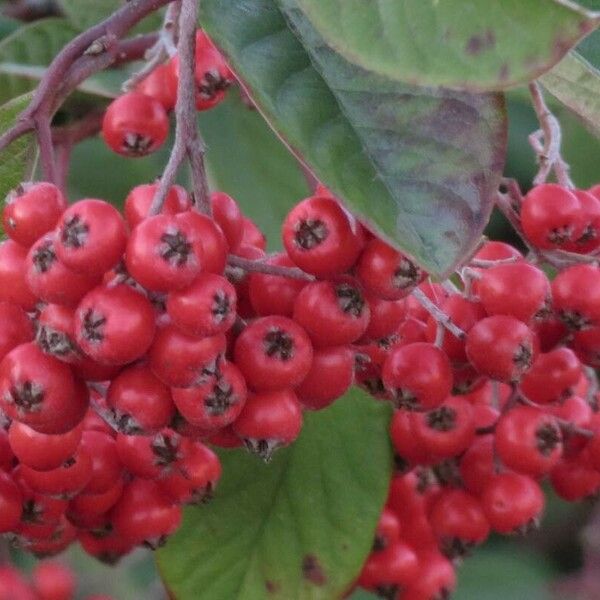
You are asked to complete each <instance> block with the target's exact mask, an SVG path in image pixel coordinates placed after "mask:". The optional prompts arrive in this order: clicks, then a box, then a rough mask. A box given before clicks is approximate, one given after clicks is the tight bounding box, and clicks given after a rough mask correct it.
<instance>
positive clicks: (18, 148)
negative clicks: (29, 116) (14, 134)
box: [0, 94, 34, 200]
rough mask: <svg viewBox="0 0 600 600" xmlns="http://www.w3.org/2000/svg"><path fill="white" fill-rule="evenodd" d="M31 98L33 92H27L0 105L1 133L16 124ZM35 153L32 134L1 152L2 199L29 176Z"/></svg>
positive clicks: (0, 196) (0, 182) (0, 187)
mask: <svg viewBox="0 0 600 600" xmlns="http://www.w3.org/2000/svg"><path fill="white" fill-rule="evenodd" d="M30 100H31V94H25V95H23V96H19V97H18V98H14V99H13V100H10V101H9V102H7V103H5V104H3V105H2V106H0V135H1V134H3V133H4V132H5V131H6V130H7V129H9V128H10V127H11V126H12V125H14V122H15V119H16V118H17V116H18V115H19V113H20V112H21V111H22V110H23V109H24V108H26V106H27V104H28V103H29V101H30ZM33 153H34V148H33V135H31V134H27V135H24V136H22V137H20V138H19V139H17V140H15V141H14V142H13V143H12V144H11V145H10V146H8V148H5V149H4V150H2V151H1V152H0V200H3V199H4V197H5V196H6V194H7V193H8V192H9V191H10V190H12V189H13V188H14V187H16V186H17V185H18V184H19V183H21V182H22V181H23V179H25V178H26V177H27V175H28V172H29V170H30V167H31V164H32V160H33Z"/></svg>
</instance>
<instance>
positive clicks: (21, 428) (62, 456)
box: [8, 421, 82, 471]
mask: <svg viewBox="0 0 600 600" xmlns="http://www.w3.org/2000/svg"><path fill="white" fill-rule="evenodd" d="M81 433H82V426H81V425H80V426H77V427H75V428H73V429H71V430H70V431H67V432H66V433H63V434H61V435H47V434H44V433H39V432H37V431H35V430H34V429H31V427H28V426H27V425H25V424H23V423H19V421H13V422H12V423H11V425H10V428H9V430H8V440H9V442H10V447H11V449H12V451H13V452H14V454H15V456H16V457H17V458H18V459H19V462H21V463H22V464H24V465H27V466H28V467H31V468H32V469H36V470H38V471H49V470H51V469H56V468H58V467H60V465H61V464H63V463H64V462H65V461H66V460H68V459H69V458H71V457H72V456H73V454H75V451H76V450H77V447H78V446H79V442H80V440H81Z"/></svg>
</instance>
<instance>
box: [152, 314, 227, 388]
mask: <svg viewBox="0 0 600 600" xmlns="http://www.w3.org/2000/svg"><path fill="white" fill-rule="evenodd" d="M226 347H227V340H226V338H225V336H224V335H222V334H220V335H214V336H210V337H205V338H197V337H191V336H188V335H185V334H184V333H182V332H181V331H180V330H179V329H178V328H177V327H175V326H174V325H166V326H165V327H162V328H160V329H159V330H158V331H157V332H156V336H155V337H154V341H153V342H152V347H151V348H150V351H149V353H148V360H149V366H150V369H152V372H153V373H154V375H156V377H158V378H159V379H160V380H161V381H162V382H163V383H166V384H167V385H169V386H172V387H181V388H185V387H190V386H194V385H198V384H200V383H202V382H203V381H204V380H205V378H206V377H210V376H212V375H213V374H214V373H215V369H216V368H217V365H218V361H220V360H222V358H223V355H224V353H225V349H226Z"/></svg>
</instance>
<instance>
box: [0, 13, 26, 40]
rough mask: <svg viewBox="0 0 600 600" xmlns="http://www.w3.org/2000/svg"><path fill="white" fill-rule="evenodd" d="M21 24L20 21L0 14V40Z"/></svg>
mask: <svg viewBox="0 0 600 600" xmlns="http://www.w3.org/2000/svg"><path fill="white" fill-rule="evenodd" d="M21 25H22V23H21V22H20V21H17V20H16V19H11V18H10V17H5V16H4V15H1V14H0V40H1V39H2V38H5V37H6V36H7V35H9V34H11V33H13V32H14V31H16V30H17V29H18V28H19V27H21Z"/></svg>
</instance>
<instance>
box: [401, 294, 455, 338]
mask: <svg viewBox="0 0 600 600" xmlns="http://www.w3.org/2000/svg"><path fill="white" fill-rule="evenodd" d="M411 295H412V296H413V298H415V300H416V301H417V302H418V303H419V304H420V305H421V306H422V307H423V308H424V309H425V310H426V311H427V312H428V313H429V314H430V315H431V316H432V317H433V318H434V319H435V320H436V321H437V322H438V323H440V324H441V325H443V326H444V327H445V328H446V329H447V330H448V331H449V332H450V333H451V334H452V335H454V336H456V337H457V338H458V339H459V340H464V339H465V337H466V336H467V334H466V333H465V332H464V331H463V330H462V329H461V328H460V327H458V325H455V324H454V323H453V322H452V319H451V318H450V317H449V316H448V315H447V314H446V313H445V312H444V311H443V310H442V309H441V308H439V307H438V306H436V304H435V303H433V302H432V301H431V300H430V299H429V298H428V297H427V295H426V294H425V292H423V290H421V289H419V288H415V289H414V290H413V291H412V293H411Z"/></svg>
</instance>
